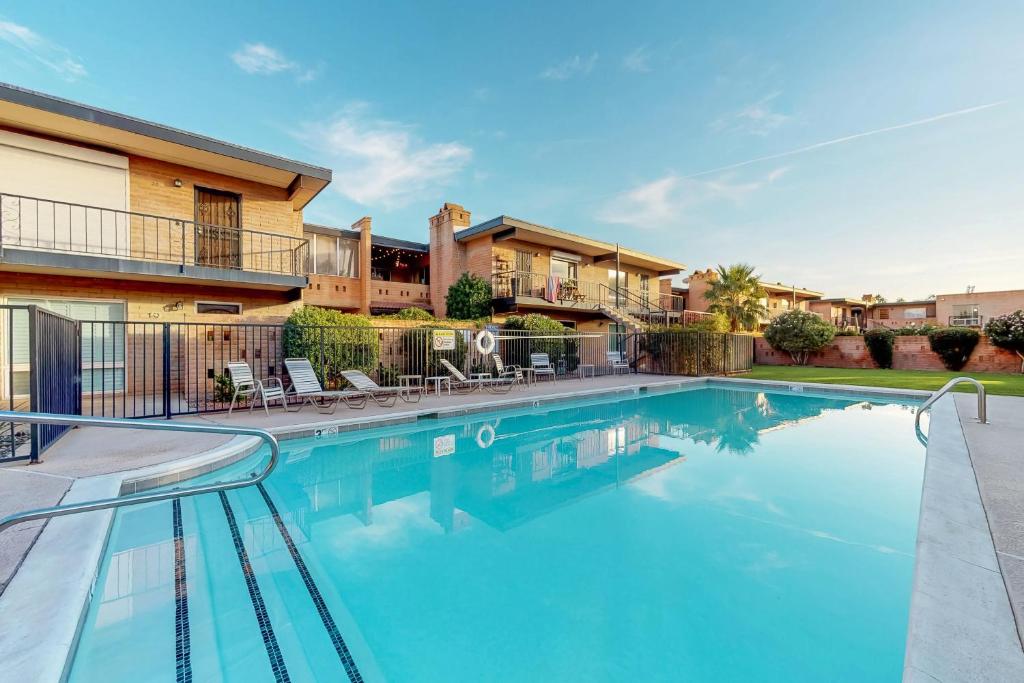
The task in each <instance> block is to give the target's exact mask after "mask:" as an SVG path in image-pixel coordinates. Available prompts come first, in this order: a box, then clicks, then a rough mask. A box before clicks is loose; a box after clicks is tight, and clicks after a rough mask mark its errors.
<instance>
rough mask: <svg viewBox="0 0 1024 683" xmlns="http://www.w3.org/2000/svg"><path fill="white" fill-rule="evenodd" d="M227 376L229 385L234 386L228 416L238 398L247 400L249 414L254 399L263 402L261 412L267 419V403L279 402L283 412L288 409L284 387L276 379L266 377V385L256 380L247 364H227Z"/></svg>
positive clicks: (254, 404)
mask: <svg viewBox="0 0 1024 683" xmlns="http://www.w3.org/2000/svg"><path fill="white" fill-rule="evenodd" d="M227 370H228V375H230V377H231V383H232V384H234V385H235V392H234V394H233V395H232V396H231V405H230V406H228V415H229V416H230V415H231V412H232V411H233V410H234V409H235V403H236V402H237V401H238V399H239V398H247V399H249V412H250V413H251V412H252V409H253V408H254V407H255V406H256V401H255V400H254V398H255V397H257V396H258V397H259V398H260V400H261V401H262V402H263V410H264V412H266V414H267V417H270V408H269V407H268V406H267V403H268V402H270V401H280V402H281V407H282V408H284V409H285V410H287V409H288V405H287V402H286V401H285V396H284V386H283V385H282V384H281V380H280V379H278V378H277V377H268V378H267V383H266V385H264V384H263V382H261V381H260V380H258V379H256V378H255V377H254V376H253V374H252V368H250V367H249V364H248V363H228V368H227Z"/></svg>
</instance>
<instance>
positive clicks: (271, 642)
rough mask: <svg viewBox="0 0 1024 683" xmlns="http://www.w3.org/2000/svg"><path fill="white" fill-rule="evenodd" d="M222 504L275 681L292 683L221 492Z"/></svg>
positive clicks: (246, 554)
mask: <svg viewBox="0 0 1024 683" xmlns="http://www.w3.org/2000/svg"><path fill="white" fill-rule="evenodd" d="M220 503H221V505H222V506H223V507H224V516H225V517H227V520H228V528H229V529H230V530H231V540H232V541H233V542H234V544H235V553H236V554H237V555H238V563H239V564H240V565H242V576H243V577H245V587H246V588H247V589H248V591H249V600H250V601H251V602H252V609H253V611H254V612H255V613H256V621H257V622H258V623H259V627H260V635H262V636H263V645H264V646H265V647H266V648H267V657H268V658H270V668H271V670H272V671H273V672H274V679H275V680H276V681H277V683H290V682H291V677H290V676H289V675H288V668H287V667H286V666H285V665H284V657H283V656H282V655H281V647H280V646H279V645H278V643H277V636H276V635H275V634H274V627H273V625H272V624H271V623H270V616H269V615H268V614H267V605H266V603H265V602H264V601H263V593H262V592H260V585H259V583H257V581H256V574H255V573H253V571H252V564H250V563H249V553H247V552H246V550H245V545H244V544H243V543H242V535H241V534H240V533H238V522H237V521H236V520H235V513H234V512H233V511H232V510H231V504H230V503H229V502H228V497H227V495H226V494H225V493H224V492H223V491H221V492H220Z"/></svg>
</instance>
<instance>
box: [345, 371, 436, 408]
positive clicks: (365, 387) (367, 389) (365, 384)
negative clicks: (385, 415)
mask: <svg viewBox="0 0 1024 683" xmlns="http://www.w3.org/2000/svg"><path fill="white" fill-rule="evenodd" d="M341 376H342V377H344V378H345V379H347V380H348V381H349V384H351V385H352V386H354V387H355V388H356V389H358V390H359V391H362V392H364V393H365V394H366V395H367V396H369V397H370V400H371V401H373V402H374V403H376V404H377V405H379V406H384V407H385V408H390V407H391V406H393V405H395V401H396V400H397V399H398V398H399V397H401V399H402V400H403V401H405V402H407V403H415V402H417V401H419V400H420V399H421V398H423V394H421V393H420V392H419V391H414V388H412V387H382V386H380V385H379V384H377V383H376V382H374V381H373V380H372V379H370V378H369V377H368V376H367V375H366V373H365V372H362V371H361V370H342V371H341ZM413 396H415V397H416V398H415V399H413Z"/></svg>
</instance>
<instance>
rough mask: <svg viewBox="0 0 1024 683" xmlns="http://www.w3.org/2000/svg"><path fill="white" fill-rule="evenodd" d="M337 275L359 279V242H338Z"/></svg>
mask: <svg viewBox="0 0 1024 683" xmlns="http://www.w3.org/2000/svg"><path fill="white" fill-rule="evenodd" d="M338 275H341V276H342V277H359V242H356V241H355V240H338Z"/></svg>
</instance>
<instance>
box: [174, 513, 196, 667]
mask: <svg viewBox="0 0 1024 683" xmlns="http://www.w3.org/2000/svg"><path fill="white" fill-rule="evenodd" d="M171 512H172V515H171V516H172V519H173V524H174V656H175V660H176V662H177V664H176V670H177V674H178V683H192V635H191V633H190V632H189V625H188V577H187V576H186V574H185V538H184V534H183V533H182V528H181V499H180V498H175V499H174V500H172V501H171Z"/></svg>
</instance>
